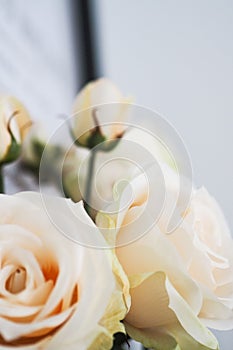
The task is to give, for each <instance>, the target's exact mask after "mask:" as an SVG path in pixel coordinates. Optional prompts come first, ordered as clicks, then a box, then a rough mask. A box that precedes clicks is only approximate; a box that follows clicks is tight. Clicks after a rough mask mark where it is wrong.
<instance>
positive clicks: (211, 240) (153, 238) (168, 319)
mask: <svg viewBox="0 0 233 350" xmlns="http://www.w3.org/2000/svg"><path fill="white" fill-rule="evenodd" d="M165 172H166V175H165V183H166V192H167V199H166V202H165V208H164V211H163V215H162V216H161V217H160V219H159V221H158V222H157V224H156V225H155V226H154V227H153V228H151V229H150V230H149V232H148V233H146V234H145V235H144V236H143V237H142V238H140V239H138V240H136V241H134V242H132V243H130V244H128V245H125V246H121V247H120V246H119V245H121V243H122V242H128V243H129V242H130V241H131V239H132V237H134V230H135V226H136V225H134V221H135V220H136V219H138V218H139V220H137V227H136V228H137V230H138V231H139V232H140V231H141V233H142V234H143V233H144V232H145V230H146V228H147V227H148V222H147V221H146V219H145V220H144V221H143V219H140V215H141V214H142V213H143V211H144V210H145V204H146V200H147V192H146V191H147V186H146V182H144V180H145V178H144V177H143V176H140V177H138V178H136V179H135V180H133V181H132V182H131V188H132V191H133V193H135V197H134V198H132V199H131V200H130V198H129V201H128V204H127V207H126V208H125V209H124V210H123V211H121V213H119V214H118V215H115V216H114V215H108V214H104V213H99V214H98V215H97V220H96V221H97V225H99V227H102V231H103V233H104V235H105V237H106V238H107V239H108V240H110V238H109V237H111V240H113V238H112V235H113V233H114V232H115V242H114V243H115V245H116V247H117V248H116V249H115V251H116V255H117V257H118V259H119V261H120V263H121V264H122V266H123V269H124V271H125V272H126V274H127V276H128V278H129V281H130V286H131V290H130V294H131V298H132V305H131V309H130V311H129V313H128V315H127V316H126V318H125V325H126V329H127V331H128V333H129V334H130V335H131V336H132V337H133V338H134V339H136V340H138V341H140V342H143V343H144V344H145V346H147V347H152V348H156V349H161V350H165V349H169V350H170V349H182V350H187V349H203V350H204V349H217V348H218V343H217V340H216V339H215V337H214V336H213V335H212V333H211V332H210V331H209V330H208V329H207V328H205V326H209V327H213V328H216V329H232V328H233V311H232V306H233V249H232V248H233V243H232V239H231V236H230V234H229V230H228V228H227V224H226V222H225V219H224V217H223V214H222V212H221V210H220V208H219V207H218V205H217V203H216V202H215V201H214V199H213V198H212V197H210V196H209V194H208V193H207V191H206V190H204V189H201V190H194V192H193V195H192V199H191V203H190V206H189V207H188V209H187V210H186V211H185V212H184V211H183V209H182V210H180V208H179V206H177V207H176V208H175V211H176V213H178V214H179V215H180V218H182V217H183V218H184V220H183V222H182V223H181V225H180V226H179V227H178V228H177V229H176V230H175V231H174V232H173V233H172V234H170V235H168V234H166V232H167V231H166V227H167V225H166V224H167V220H166V219H168V218H169V217H170V214H171V211H172V210H171V209H172V207H173V204H174V203H175V202H176V199H177V193H178V189H177V187H176V185H177V183H179V181H177V180H178V177H177V175H176V173H175V172H173V171H171V170H170V169H169V170H167V171H166V170H165ZM155 184H156V185H157V186H160V183H159V182H158V183H157V182H156V178H155ZM130 193H131V192H130ZM126 194H127V188H126V189H125V192H123V195H122V198H123V197H125V196H126ZM124 199H125V198H124ZM125 203H127V201H125V200H124V203H122V206H123V204H124V205H125ZM155 205H156V203H155ZM120 209H121V206H120ZM141 217H142V218H143V216H141ZM119 226H120V227H119ZM108 227H111V228H113V232H112V230H111V231H109V230H108ZM114 227H115V230H114ZM104 228H105V229H104ZM111 244H112V242H111ZM176 346H177V348H176Z"/></svg>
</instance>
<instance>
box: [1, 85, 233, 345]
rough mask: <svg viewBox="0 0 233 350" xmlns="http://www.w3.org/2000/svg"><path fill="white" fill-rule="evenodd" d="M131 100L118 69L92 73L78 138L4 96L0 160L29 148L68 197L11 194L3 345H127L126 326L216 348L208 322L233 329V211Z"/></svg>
mask: <svg viewBox="0 0 233 350" xmlns="http://www.w3.org/2000/svg"><path fill="white" fill-rule="evenodd" d="M131 110H132V103H131V99H129V98H125V97H124V96H123V95H122V93H121V92H120V91H119V90H118V88H117V87H116V86H115V85H114V84H113V83H112V82H110V81H108V80H107V79H100V80H98V81H95V82H91V83H89V84H88V85H87V86H86V87H84V88H83V90H82V91H81V92H80V93H79V95H78V96H77V98H76V100H75V103H74V107H73V115H72V117H71V118H70V119H69V120H68V123H65V124H64V125H65V126H67V124H68V127H67V128H68V129H69V132H70V134H71V145H69V147H67V146H65V145H64V144H62V143H61V144H57V143H56V142H54V143H53V142H50V143H49V144H46V137H44V136H43V135H42V133H41V132H40V129H39V128H38V127H37V126H36V124H35V125H33V126H32V127H31V125H32V122H31V119H30V117H29V114H28V112H27V110H26V109H25V107H24V106H23V105H22V104H21V103H20V102H19V101H18V100H16V99H15V98H13V97H2V98H1V99H0V170H1V168H2V167H3V166H5V163H7V162H10V161H13V160H15V159H17V158H18V157H20V155H21V162H22V164H23V165H24V166H25V165H26V166H27V171H28V169H31V170H32V171H33V173H34V174H35V175H36V176H38V177H40V178H42V179H44V177H43V176H42V175H44V174H42V172H43V171H44V169H47V170H48V169H50V173H52V174H53V178H52V181H53V182H54V179H56V181H57V180H58V179H60V180H61V184H60V183H59V181H57V183H59V186H60V185H62V190H63V193H64V194H65V196H66V197H68V198H63V197H62V196H61V195H60V196H51V195H50V196H49V195H44V194H43V193H37V192H20V193H17V194H14V195H7V194H1V195H0V348H1V349H16V348H17V349H22V350H23V349H24V350H26V349H28V350H29V349H30V350H33V349H54V350H55V349H56V350H59V349H60V350H63V349H68V350H73V349H78V350H110V349H119V348H120V346H121V345H119V344H118V345H115V344H116V340H117V336H116V334H118V333H122V334H125V336H124V337H123V341H122V343H124V342H126V340H127V337H128V338H132V339H134V340H137V341H138V342H140V343H142V344H143V345H144V346H145V347H147V348H151V349H161V350H187V349H191V350H192V349H200V350H208V349H212V350H217V349H219V345H218V341H217V339H216V338H215V336H214V335H213V334H212V332H211V331H210V330H209V329H208V328H207V327H209V328H213V329H218V330H230V329H233V240H232V238H231V234H230V232H229V228H228V226H227V223H226V220H225V218H224V215H223V213H222V211H221V209H220V207H219V205H218V204H217V202H216V201H215V199H214V198H213V197H211V196H210V194H209V193H208V192H207V190H206V189H205V188H200V189H197V188H196V187H195V186H193V185H192V183H191V180H190V179H188V178H186V177H185V175H184V174H181V173H180V172H179V170H180V169H181V168H180V167H179V166H180V163H179V160H178V168H177V164H176V161H174V157H173V156H172V154H171V152H170V150H169V149H168V148H166V147H163V146H162V143H161V142H159V141H158V138H154V137H153V135H152V134H151V133H149V132H146V131H145V130H143V129H140V128H133V127H132V123H130V122H129V120H130V119H129V115H130V112H131ZM145 113H146V112H145ZM133 114H134V116H135V114H137V113H136V112H135V110H134V112H133ZM138 114H140V113H138ZM137 117H138V116H137ZM21 151H22V152H21ZM127 152H128V153H127ZM126 154H131V155H132V158H131V161H130V162H126V156H125V155H126ZM24 169H25V168H24ZM142 170H143V171H142ZM186 175H187V174H186ZM181 178H182V179H181ZM46 181H48V179H46ZM2 182H3V179H2V178H1V182H0V183H2ZM59 186H58V188H59V189H61V188H60V187H59ZM2 192H3V186H2ZM171 222H172V223H173V224H172V230H169V227H170V226H169V225H170V224H171ZM114 339H115V343H114ZM122 349H123V348H122Z"/></svg>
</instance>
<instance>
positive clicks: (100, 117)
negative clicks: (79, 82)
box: [73, 78, 130, 148]
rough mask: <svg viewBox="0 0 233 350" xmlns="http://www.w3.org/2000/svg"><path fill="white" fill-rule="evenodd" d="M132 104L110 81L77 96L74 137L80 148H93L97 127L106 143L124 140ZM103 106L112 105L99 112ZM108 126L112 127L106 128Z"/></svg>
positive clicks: (95, 84) (92, 84) (97, 83)
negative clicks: (92, 143)
mask: <svg viewBox="0 0 233 350" xmlns="http://www.w3.org/2000/svg"><path fill="white" fill-rule="evenodd" d="M129 102H130V100H129V99H127V98H124V96H123V95H122V93H121V92H120V90H119V89H118V88H117V87H116V86H115V85H114V84H113V83H112V82H111V81H110V80H108V79H106V78H101V79H98V80H96V81H93V82H90V83H88V84H87V85H86V86H85V87H84V88H83V89H82V90H81V91H80V93H79V94H78V95H77V97H76V99H75V102H74V106H73V114H74V115H75V117H74V128H73V134H74V136H75V137H76V138H77V141H78V143H79V145H81V146H85V147H89V148H92V147H91V146H90V145H89V141H90V138H91V136H92V134H93V131H94V130H97V128H98V136H99V137H100V138H101V140H102V141H104V140H112V139H117V138H119V137H121V136H122V134H123V132H124V130H125V125H124V121H125V120H126V119H127V116H128V107H129ZM103 104H112V105H108V106H105V108H103V109H100V110H98V106H100V105H103ZM106 123H107V124H108V125H102V124H106Z"/></svg>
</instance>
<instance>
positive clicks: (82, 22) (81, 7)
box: [71, 0, 100, 89]
mask: <svg viewBox="0 0 233 350" xmlns="http://www.w3.org/2000/svg"><path fill="white" fill-rule="evenodd" d="M71 12H72V14H71V15H72V25H73V35H74V47H75V52H76V57H75V58H76V60H77V88H78V89H80V88H81V87H82V86H83V85H84V84H86V83H87V82H88V81H90V80H93V79H97V78H98V77H99V76H100V67H99V63H98V42H97V40H98V38H97V30H96V21H95V15H96V13H95V1H93V0H71ZM80 79H81V80H80Z"/></svg>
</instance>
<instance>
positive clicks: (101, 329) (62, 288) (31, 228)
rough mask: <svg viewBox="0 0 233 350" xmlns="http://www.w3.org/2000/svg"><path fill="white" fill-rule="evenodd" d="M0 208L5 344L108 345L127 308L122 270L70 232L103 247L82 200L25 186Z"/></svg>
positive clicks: (0, 322) (0, 326) (1, 200)
mask: <svg viewBox="0 0 233 350" xmlns="http://www.w3.org/2000/svg"><path fill="white" fill-rule="evenodd" d="M0 212H1V215H0V251H1V254H0V257H1V259H0V264H1V266H0V348H1V349H15V348H17V349H54V350H59V349H61V350H64V349H70V350H71V349H79V350H86V349H91V350H93V349H110V348H111V345H112V338H113V333H115V332H118V331H123V325H122V324H121V323H120V322H119V321H120V320H121V319H122V318H124V315H125V312H126V306H125V302H124V297H123V294H122V288H123V284H122V282H121V280H120V279H119V276H118V279H117V280H116V279H115V277H114V275H113V272H112V268H114V270H115V272H117V273H119V274H120V273H121V274H122V275H123V273H122V271H120V267H119V266H118V265H117V263H116V261H115V260H114V258H113V257H112V255H111V254H110V253H109V251H106V250H101V249H94V248H87V247H84V246H82V245H80V244H77V243H74V242H72V241H71V240H70V239H68V238H66V235H67V236H71V237H73V238H75V240H77V241H79V242H83V241H85V237H86V236H88V235H91V239H92V240H91V242H92V243H93V245H96V246H101V244H102V243H103V245H104V239H103V237H102V236H101V234H100V233H99V231H98V229H97V228H96V226H95V225H94V223H93V222H92V220H91V219H90V218H89V217H88V215H87V214H86V212H85V211H84V209H83V205H82V203H81V202H80V203H77V204H74V203H73V202H71V201H70V200H66V199H62V198H55V197H44V198H43V201H42V198H41V196H40V194H38V193H32V192H28V193H27V192H25V193H19V194H16V195H13V196H7V195H1V196H0ZM50 214H51V215H50ZM49 215H50V216H49ZM61 222H62V229H65V231H64V232H63V234H62V233H61V232H60V226H59V223H61ZM126 281H127V280H126ZM124 288H125V287H124Z"/></svg>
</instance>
